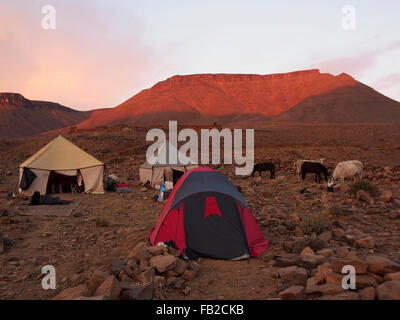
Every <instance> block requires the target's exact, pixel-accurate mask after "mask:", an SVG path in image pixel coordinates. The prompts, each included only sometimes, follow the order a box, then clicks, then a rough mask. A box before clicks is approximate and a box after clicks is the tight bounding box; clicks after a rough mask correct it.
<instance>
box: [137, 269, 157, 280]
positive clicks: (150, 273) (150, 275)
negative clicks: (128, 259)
mask: <svg viewBox="0 0 400 320" xmlns="http://www.w3.org/2000/svg"><path fill="white" fill-rule="evenodd" d="M154 276H155V270H154V267H148V268H147V269H146V270H145V271H143V272H142V273H141V274H139V275H138V276H137V280H138V281H140V282H142V283H143V284H146V283H149V282H152V281H153V280H154Z"/></svg>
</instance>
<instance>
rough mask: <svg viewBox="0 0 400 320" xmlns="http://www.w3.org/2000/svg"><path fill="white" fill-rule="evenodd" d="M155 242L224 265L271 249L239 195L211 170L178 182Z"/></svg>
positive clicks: (194, 172) (187, 175)
mask: <svg viewBox="0 0 400 320" xmlns="http://www.w3.org/2000/svg"><path fill="white" fill-rule="evenodd" d="M150 242H151V244H152V245H153V246H154V245H157V244H158V243H159V242H170V243H171V242H173V244H174V245H175V247H176V248H178V249H179V250H180V251H181V252H182V253H183V254H186V255H187V256H188V257H196V256H207V257H212V258H219V259H238V258H244V257H249V256H252V257H258V256H260V255H261V253H262V252H263V251H264V250H265V249H267V248H268V246H269V244H268V241H267V240H265V239H264V236H263V234H262V232H261V229H260V227H259V226H258V224H257V221H256V219H255V218H254V216H253V214H252V213H251V212H250V210H249V208H248V207H247V204H246V202H245V201H244V199H243V197H242V195H241V194H240V192H239V190H238V189H237V188H236V187H235V186H234V185H233V184H232V183H231V182H230V181H229V180H228V179H227V178H226V177H225V176H224V175H223V174H221V173H219V172H217V171H215V170H212V169H209V168H195V169H192V170H190V171H187V172H186V173H185V174H184V175H183V176H182V177H181V178H180V179H179V180H178V182H177V184H176V185H175V187H174V189H173V190H172V192H171V194H170V196H169V197H168V200H167V202H166V203H165V206H164V209H163V211H162V213H161V215H160V217H159V220H158V223H157V226H156V227H155V228H154V229H153V230H152V232H151V234H150Z"/></svg>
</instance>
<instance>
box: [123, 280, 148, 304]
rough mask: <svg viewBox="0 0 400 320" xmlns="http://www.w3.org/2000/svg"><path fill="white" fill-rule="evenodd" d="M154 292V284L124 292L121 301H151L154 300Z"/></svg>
mask: <svg viewBox="0 0 400 320" xmlns="http://www.w3.org/2000/svg"><path fill="white" fill-rule="evenodd" d="M153 290H154V284H153V283H152V282H150V283H148V284H145V285H142V286H137V287H135V288H132V289H128V290H124V291H122V294H121V300H151V299H152V298H153Z"/></svg>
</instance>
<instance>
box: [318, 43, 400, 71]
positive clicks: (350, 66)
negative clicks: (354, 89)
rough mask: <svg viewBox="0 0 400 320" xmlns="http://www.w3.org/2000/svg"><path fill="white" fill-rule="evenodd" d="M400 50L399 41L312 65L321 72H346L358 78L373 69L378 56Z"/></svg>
mask: <svg viewBox="0 0 400 320" xmlns="http://www.w3.org/2000/svg"><path fill="white" fill-rule="evenodd" d="M397 49H400V41H396V42H394V43H392V44H390V45H389V46H387V47H385V48H382V49H375V50H372V51H369V52H365V53H361V54H358V55H350V56H343V57H335V58H333V59H331V60H325V61H321V62H319V63H315V64H313V65H312V67H313V68H319V69H321V71H323V72H330V73H334V74H337V73H342V72H346V73H349V74H351V75H353V76H356V77H360V76H362V75H363V74H364V73H365V72H368V71H369V69H370V68H372V67H374V65H375V63H376V61H377V59H378V58H379V56H381V55H384V54H386V53H390V52H391V51H394V50H397Z"/></svg>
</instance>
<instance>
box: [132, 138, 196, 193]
mask: <svg viewBox="0 0 400 320" xmlns="http://www.w3.org/2000/svg"><path fill="white" fill-rule="evenodd" d="M169 148H171V150H170V149H169ZM170 152H176V154H177V156H178V158H177V159H178V161H177V163H169V153H170ZM160 159H166V162H165V163H164V161H160ZM179 159H184V161H182V162H184V163H188V164H186V165H184V164H182V163H180V162H179ZM149 162H150V163H153V164H150V163H149ZM149 162H147V161H146V162H144V163H142V164H141V165H140V166H139V175H140V182H142V183H146V182H147V181H150V183H151V185H152V186H153V187H155V186H158V185H161V184H162V183H164V182H165V181H170V182H173V170H176V171H181V172H186V171H188V170H190V169H193V168H196V167H198V165H197V164H195V161H194V160H193V159H190V158H189V157H187V156H186V155H185V154H183V153H182V152H180V151H178V150H177V149H176V147H175V146H173V145H171V146H169V143H168V141H166V143H164V144H163V145H162V146H161V147H160V148H159V149H158V155H157V156H156V157H153V158H152V159H149Z"/></svg>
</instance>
